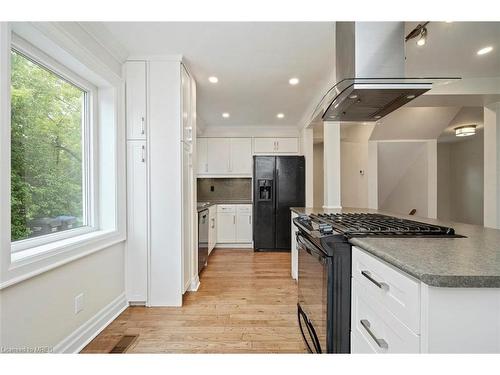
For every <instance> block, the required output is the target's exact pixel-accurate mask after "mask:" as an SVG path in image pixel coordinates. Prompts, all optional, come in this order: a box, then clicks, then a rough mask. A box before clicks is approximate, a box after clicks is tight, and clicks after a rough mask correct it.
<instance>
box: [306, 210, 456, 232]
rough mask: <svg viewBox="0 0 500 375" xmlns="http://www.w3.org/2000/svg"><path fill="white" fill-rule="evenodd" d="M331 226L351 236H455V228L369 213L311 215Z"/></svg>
mask: <svg viewBox="0 0 500 375" xmlns="http://www.w3.org/2000/svg"><path fill="white" fill-rule="evenodd" d="M311 217H314V218H316V219H318V220H319V221H321V222H324V223H327V224H329V225H331V226H332V227H333V228H334V229H335V230H336V231H337V232H339V233H342V234H345V235H349V236H363V235H397V236H399V235H403V236H404V235H408V236H410V235H411V236H415V235H417V236H454V235H455V230H454V229H453V228H448V227H442V226H438V225H432V224H427V223H422V222H418V221H414V220H408V219H400V218H397V217H393V216H387V215H382V214H369V213H339V214H318V215H311Z"/></svg>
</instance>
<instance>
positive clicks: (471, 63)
mask: <svg viewBox="0 0 500 375" xmlns="http://www.w3.org/2000/svg"><path fill="white" fill-rule="evenodd" d="M416 25H417V22H407V23H406V32H407V33H409V32H410V31H411V30H412V29H413V28H414V27H415V26H416ZM427 31H428V34H427V42H426V43H425V45H424V46H421V47H419V46H417V45H416V40H417V39H412V40H410V41H408V42H407V43H406V75H407V76H417V77H422V76H428V77H429V76H431V77H432V76H434V77H436V76H438V77H439V76H444V77H450V76H455V77H462V78H469V77H498V76H500V22H451V23H446V22H430V23H429V24H428V25H427ZM486 46H492V47H493V51H491V52H490V53H488V54H485V55H477V53H476V52H477V51H478V50H479V49H481V48H483V47H486Z"/></svg>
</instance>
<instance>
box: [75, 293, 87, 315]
mask: <svg viewBox="0 0 500 375" xmlns="http://www.w3.org/2000/svg"><path fill="white" fill-rule="evenodd" d="M84 303H85V300H84V299H83V293H80V294H79V295H77V296H76V297H75V314H78V313H79V312H80V311H82V310H83V308H84Z"/></svg>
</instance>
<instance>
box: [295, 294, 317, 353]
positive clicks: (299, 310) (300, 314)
mask: <svg viewBox="0 0 500 375" xmlns="http://www.w3.org/2000/svg"><path fill="white" fill-rule="evenodd" d="M297 319H298V321H299V328H300V333H301V334H302V339H304V343H305V344H306V347H307V351H308V352H309V353H313V351H312V349H311V345H309V342H308V341H307V338H306V335H305V333H304V329H303V328H302V320H304V322H305V323H306V328H307V330H308V331H309V334H310V330H309V327H308V326H307V317H306V314H304V311H303V310H302V308H301V307H300V305H299V304H297ZM314 346H316V345H314Z"/></svg>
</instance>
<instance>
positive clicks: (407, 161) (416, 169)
mask: <svg viewBox="0 0 500 375" xmlns="http://www.w3.org/2000/svg"><path fill="white" fill-rule="evenodd" d="M427 163H428V146H427V142H381V143H379V144H378V202H379V208H381V209H384V210H388V211H391V212H395V213H399V214H408V213H409V212H410V211H411V210H412V209H414V208H415V209H416V210H417V212H416V216H421V217H427V216H428V208H429V207H428V206H429V205H428V166H427Z"/></svg>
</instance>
